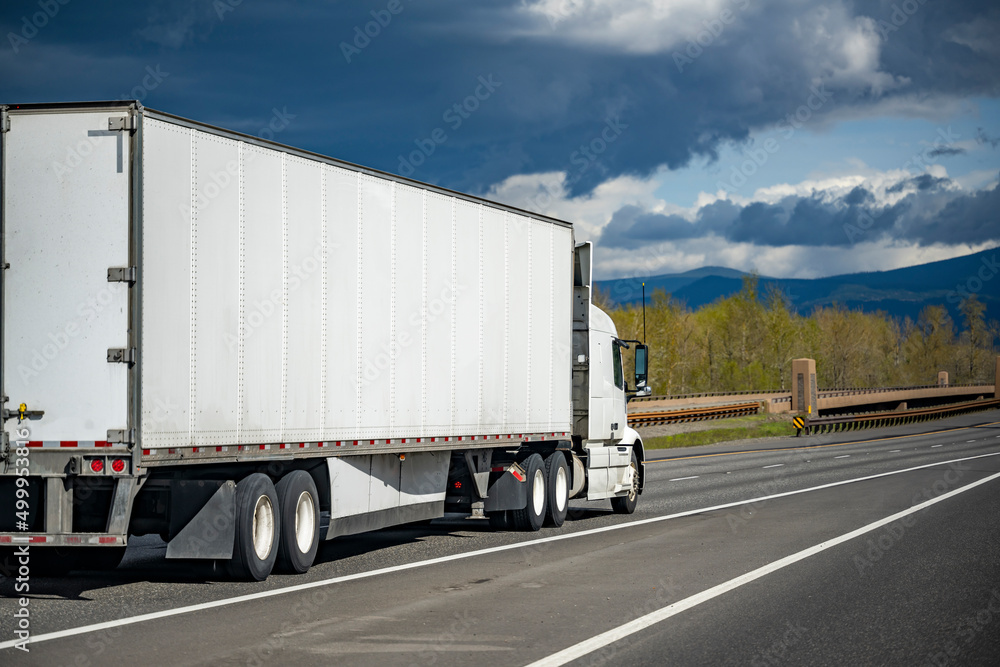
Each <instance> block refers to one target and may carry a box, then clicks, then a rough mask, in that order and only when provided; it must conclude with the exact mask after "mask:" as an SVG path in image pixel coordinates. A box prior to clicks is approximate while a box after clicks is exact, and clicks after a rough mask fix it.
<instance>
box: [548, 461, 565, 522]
mask: <svg viewBox="0 0 1000 667" xmlns="http://www.w3.org/2000/svg"><path fill="white" fill-rule="evenodd" d="M545 486H546V487H547V488H548V510H547V511H546V513H545V523H546V524H547V525H550V526H556V527H557V528H558V527H559V526H561V525H563V522H564V521H566V513H567V512H569V466H568V465H566V457H565V456H563V453H562V452H552V453H551V454H549V456H548V458H547V459H545Z"/></svg>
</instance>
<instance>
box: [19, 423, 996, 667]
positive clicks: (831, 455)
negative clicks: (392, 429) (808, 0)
mask: <svg viewBox="0 0 1000 667" xmlns="http://www.w3.org/2000/svg"><path fill="white" fill-rule="evenodd" d="M647 454H648V458H649V459H650V461H649V463H648V464H647V468H646V470H647V481H646V490H645V492H644V493H643V495H642V497H641V498H640V501H639V508H638V509H637V511H636V513H635V514H633V515H631V516H620V515H614V514H612V513H611V510H610V505H609V504H608V503H607V502H606V501H605V502H599V503H587V502H579V503H578V502H574V503H573V504H572V509H571V515H570V518H569V519H568V520H567V523H566V525H565V526H563V527H562V528H561V529H554V528H543V529H542V530H541V531H540V532H538V533H516V532H493V531H492V530H491V529H490V528H489V526H488V525H487V524H486V522H485V521H482V520H471V519H465V518H459V517H447V518H445V519H441V520H437V521H435V522H433V523H432V524H431V525H429V526H415V527H402V528H396V529H392V530H383V531H378V532H375V533H370V534H367V535H361V536H354V537H348V538H338V539H335V540H333V541H331V542H327V543H325V544H323V546H322V547H321V550H320V554H319V558H318V560H317V563H316V565H314V566H313V568H312V569H311V570H310V571H309V572H308V573H307V574H305V575H301V576H290V575H280V574H274V575H272V576H271V577H270V578H269V579H268V581H266V582H264V583H262V584H249V583H240V582H232V581H228V580H227V579H226V578H225V576H224V574H223V573H222V572H221V571H220V572H216V571H215V570H214V569H213V567H212V565H211V564H207V563H199V562H177V561H166V560H165V559H164V552H165V545H164V544H163V542H161V541H160V540H159V539H156V538H140V539H136V540H134V541H133V542H132V544H130V546H129V550H128V553H127V554H126V557H125V560H124V562H123V563H122V565H121V566H120V567H119V569H118V570H116V571H114V572H111V573H96V572H94V573H76V574H73V575H72V576H71V577H69V578H66V579H43V578H36V579H33V580H32V581H31V590H30V593H29V598H30V605H29V607H30V609H31V620H30V628H31V635H32V643H30V644H29V645H28V648H29V649H30V651H29V652H23V651H19V650H17V649H16V648H13V647H12V646H11V643H12V642H11V640H12V639H13V637H14V628H15V624H16V622H17V621H16V619H15V618H14V617H13V613H14V611H15V610H16V609H17V608H18V605H17V604H16V601H15V599H14V598H16V597H20V595H19V594H16V593H15V591H14V588H13V582H12V581H10V580H9V579H3V580H0V595H2V596H3V599H0V663H2V664H5V665H7V664H11V665H13V664H26V665H27V664H38V665H47V666H55V665H97V664H114V663H117V664H131V663H143V664H182V665H199V664H224V665H263V664H273V665H284V664H303V665H309V664H316V665H320V664H324V665H326V664H358V665H379V667H383V666H388V665H397V664H398V665H452V664H454V665H468V664H470V662H475V663H476V664H489V665H527V664H533V663H537V664H540V665H560V664H587V665H589V664H596V665H600V664H609V665H610V664H614V665H651V664H678V665H696V664H713V665H714V664H740V665H778V664H795V665H800V664H858V665H867V664H871V665H897V664H898V665H924V664H926V665H938V666H940V665H952V664H962V665H965V664H1000V563H998V560H997V556H998V554H1000V521H998V519H997V517H998V516H1000V411H994V412H988V413H979V414H973V415H965V416H962V417H957V418H952V419H949V420H942V421H937V422H927V423H923V424H918V425H907V426H902V427H897V428H892V429H879V430H870V431H861V432H848V433H839V434H826V435H819V436H810V437H802V438H785V439H773V440H768V441H753V442H747V443H742V444H722V445H716V446H712V447H700V448H692V449H684V450H651V451H649V452H648V453H647Z"/></svg>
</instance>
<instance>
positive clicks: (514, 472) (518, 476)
mask: <svg viewBox="0 0 1000 667" xmlns="http://www.w3.org/2000/svg"><path fill="white" fill-rule="evenodd" d="M510 474H511V475H513V476H514V479H516V480H517V481H519V482H523V481H524V475H522V474H521V473H520V471H518V470H516V469H514V468H511V469H510Z"/></svg>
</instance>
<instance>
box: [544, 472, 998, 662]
mask: <svg viewBox="0 0 1000 667" xmlns="http://www.w3.org/2000/svg"><path fill="white" fill-rule="evenodd" d="M995 479H1000V473H996V474H993V475H990V476H989V477H985V478H983V479H981V480H979V481H978V482H972V483H970V484H967V485H965V486H963V487H961V488H959V489H955V490H954V491H950V492H948V493H946V494H944V495H941V496H938V497H937V498H932V499H930V500H928V501H926V502H923V503H921V504H919V505H915V506H913V507H910V508H909V509H905V510H903V511H902V512H897V513H896V514H893V515H891V516H887V517H886V518H884V519H880V520H878V521H876V522H874V523H870V524H868V525H867V526H863V527H861V528H858V529H857V530H852V531H851V532H849V533H845V534H844V535H841V536H840V537H835V538H833V539H832V540H827V541H826V542H821V543H820V544H817V545H815V546H812V547H809V548H808V549H803V550H802V551H800V552H798V553H794V554H792V555H790V556H785V557H784V558H782V559H780V560H776V561H774V562H773V563H770V564H768V565H765V566H764V567H760V568H757V569H756V570H753V571H752V572H747V573H746V574H744V575H741V576H739V577H736V578H735V579H730V580H729V581H727V582H725V583H722V584H719V585H718V586H714V587H712V588H709V589H708V590H705V591H702V592H701V593H696V594H695V595H692V596H691V597H689V598H685V599H683V600H680V601H679V602H674V603H673V604H671V605H668V606H666V607H663V608H662V609H658V610H657V611H654V612H652V613H649V614H646V615H645V616H640V617H639V618H637V619H635V620H634V621H630V622H628V623H625V624H624V625H620V626H618V627H617V628H613V629H611V630H608V631H607V632H603V633H601V634H599V635H596V636H594V637H591V638H590V639H587V640H585V641H582V642H580V643H579V644H574V645H573V646H570V647H569V648H566V649H563V650H562V651H559V652H558V653H553V654H552V655H550V656H548V657H546V658H542V659H541V660H538V661H536V662H533V663H531V664H530V665H528V667H559V666H560V665H565V664H566V663H567V662H570V661H572V660H576V659H578V658H581V657H583V656H585V655H587V654H589V653H593V652H594V651H596V650H598V649H601V648H604V647H605V646H607V645H608V644H612V643H614V642H617V641H619V640H621V639H624V638H625V637H628V636H629V635H631V634H634V633H636V632H639V631H640V630H644V629H646V628H648V627H650V626H652V625H655V624H657V623H660V622H661V621H664V620H666V619H668V618H670V617H671V616H675V615H677V614H679V613H681V612H683V611H687V610H688V609H691V608H692V607H696V606H698V605H700V604H701V603H703V602H707V601H709V600H711V599H712V598H716V597H718V596H720V595H722V594H724V593H728V592H729V591H731V590H733V589H736V588H739V587H740V586H743V585H745V584H749V583H750V582H752V581H755V580H757V579H760V578H761V577H764V576H766V575H768V574H771V573H772V572H776V571H778V570H780V569H782V568H785V567H788V566H789V565H793V564H794V563H798V562H799V561H801V560H805V559H806V558H809V557H811V556H815V555H816V554H818V553H821V552H823V551H826V550H827V549H832V548H833V547H835V546H838V545H841V544H843V543H844V542H848V541H850V540H853V539H854V538H856V537H860V536H861V535H864V534H866V533H870V532H872V531H873V530H877V529H879V528H881V527H882V526H886V525H888V524H890V523H892V522H894V521H898V520H900V519H902V518H904V517H906V516H908V515H910V514H913V513H914V512H919V511H921V510H923V509H926V508H928V507H930V506H931V505H934V504H936V503H939V502H942V501H944V500H947V499H948V498H951V497H952V496H955V495H958V494H959V493H965V492H966V491H969V490H970V489H974V488H976V487H977V486H981V485H983V484H986V483H988V482H992V481H993V480H995Z"/></svg>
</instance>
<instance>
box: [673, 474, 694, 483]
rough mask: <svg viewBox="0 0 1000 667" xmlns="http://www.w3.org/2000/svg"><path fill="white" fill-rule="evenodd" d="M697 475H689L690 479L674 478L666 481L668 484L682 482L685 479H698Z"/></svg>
mask: <svg viewBox="0 0 1000 667" xmlns="http://www.w3.org/2000/svg"><path fill="white" fill-rule="evenodd" d="M698 477H699V476H698V475H691V476H690V477H675V478H674V479H668V480H667V481H668V482H683V481H684V480H685V479H698Z"/></svg>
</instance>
